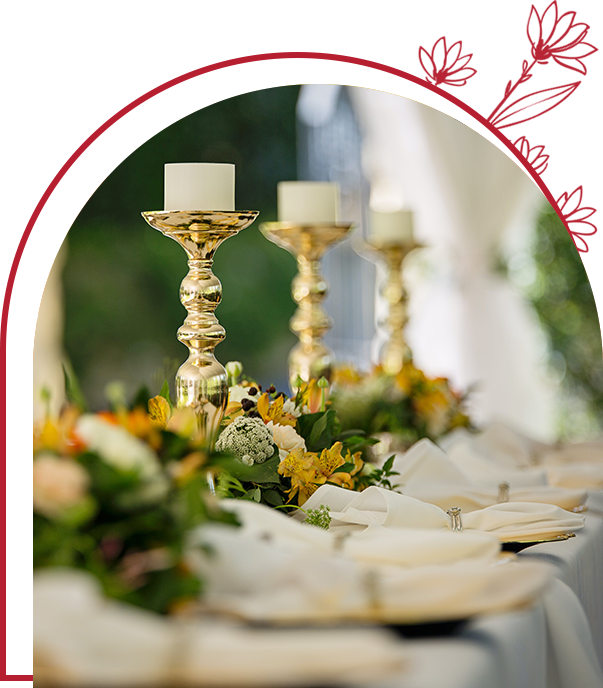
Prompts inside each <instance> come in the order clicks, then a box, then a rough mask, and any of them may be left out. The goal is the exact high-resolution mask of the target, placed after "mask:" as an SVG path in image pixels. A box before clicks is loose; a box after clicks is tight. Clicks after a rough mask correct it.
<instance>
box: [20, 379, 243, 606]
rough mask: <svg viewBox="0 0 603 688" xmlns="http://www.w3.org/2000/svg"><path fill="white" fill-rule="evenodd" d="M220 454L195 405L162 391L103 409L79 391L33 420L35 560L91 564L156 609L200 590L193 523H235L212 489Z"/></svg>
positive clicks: (121, 592)
mask: <svg viewBox="0 0 603 688" xmlns="http://www.w3.org/2000/svg"><path fill="white" fill-rule="evenodd" d="M163 393H164V394H165V395H166V396H169V395H168V394H167V386H164V392H163ZM147 406H148V408H147ZM166 406H167V407H168V408H170V419H169V422H167V423H163V422H162V421H161V420H159V421H158V420H157V416H158V414H160V412H161V409H163V410H165V408H166ZM219 458H220V457H219V455H216V454H214V453H212V452H208V451H207V448H206V447H205V446H204V442H203V438H202V437H200V436H199V435H198V432H197V430H196V418H195V416H194V413H193V412H192V411H189V410H188V409H181V410H173V409H171V407H170V405H169V402H168V400H167V399H166V398H165V397H163V396H159V397H155V398H154V399H151V400H148V395H145V394H142V395H140V396H139V397H138V399H137V400H136V401H135V402H134V403H133V404H132V405H131V406H130V407H126V406H125V404H121V403H118V404H117V406H116V407H115V408H114V409H113V411H110V412H101V413H96V414H91V413H85V412H84V411H83V403H81V400H80V403H78V404H76V403H72V404H70V405H69V406H67V407H66V408H65V409H64V410H63V411H62V413H61V414H60V416H59V417H58V418H51V417H48V418H46V419H45V421H44V422H42V423H41V424H40V425H38V426H36V427H35V428H34V463H33V510H34V514H33V533H34V550H33V563H34V567H43V566H67V567H75V568H82V569H85V570H87V571H90V572H91V573H93V574H94V575H95V576H96V577H97V578H98V579H99V580H100V582H101V583H102V585H103V588H104V590H105V593H106V594H107V595H108V596H110V597H114V598H118V599H122V600H124V601H128V602H131V603H133V604H136V605H138V606H141V607H145V608H147V609H151V610H153V611H157V612H162V613H167V612H172V611H176V610H178V609H179V608H182V607H183V606H186V604H187V603H189V602H191V601H193V600H195V599H196V598H197V596H198V595H199V593H200V592H201V590H202V581H201V580H200V579H199V578H198V577H196V576H195V575H194V573H193V572H192V571H191V570H190V569H189V568H188V566H187V565H186V560H185V556H184V553H185V539H186V534H187V532H188V531H189V530H190V529H191V528H194V527H196V526H198V525H200V524H203V523H205V522H208V521H223V522H227V523H236V521H235V519H234V518H233V516H232V515H231V514H228V513H225V512H222V511H221V510H220V508H219V507H218V505H217V501H216V499H215V497H212V496H211V494H210V492H209V489H208V482H207V474H208V471H211V470H215V469H216V465H217V462H218V461H219Z"/></svg>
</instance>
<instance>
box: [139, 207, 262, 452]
mask: <svg viewBox="0 0 603 688" xmlns="http://www.w3.org/2000/svg"><path fill="white" fill-rule="evenodd" d="M142 216H143V217H144V219H145V220H146V221H147V222H148V223H149V224H150V225H151V227H154V228H155V229H158V230H159V231H160V232H161V233H162V234H164V235H165V236H167V237H169V238H170V239H173V240H174V241H177V242H178V243H179V244H180V246H182V248H183V249H184V250H185V251H186V255H187V256H188V267H189V271H188V274H187V275H186V277H185V278H184V279H183V280H182V284H181V285H180V301H181V302H182V305H183V306H184V307H185V308H186V310H187V312H188V315H187V316H186V319H185V321H184V324H183V325H182V326H181V327H180V328H179V329H178V340H179V341H181V342H182V343H183V344H184V345H185V346H187V347H188V350H189V356H188V360H187V361H186V362H185V363H183V364H182V366H180V369H179V370H178V373H177V374H176V402H177V405H178V407H190V408H192V409H194V411H195V412H196V413H197V419H198V424H199V429H200V430H201V432H202V434H203V436H204V437H205V438H206V441H207V443H208V444H209V445H210V446H213V443H214V441H215V439H216V435H217V430H218V427H219V425H220V422H221V420H222V416H223V415H224V410H225V408H226V405H227V403H228V377H227V374H226V370H225V368H224V367H223V366H222V364H221V363H219V362H218V361H217V360H216V358H215V356H214V349H215V347H216V346H217V345H218V344H219V343H220V342H221V341H222V340H223V339H224V337H225V336H226V332H225V330H224V328H223V327H222V326H221V325H220V323H219V322H218V319H217V318H216V316H215V314H214V311H215V309H216V307H217V306H218V304H219V303H220V301H221V299H222V285H221V284H220V280H219V279H218V278H217V277H216V276H215V275H214V274H213V272H212V264H213V259H214V254H215V252H216V250H217V248H218V246H219V245H220V244H221V243H222V242H223V241H226V239H228V238H229V237H231V236H234V235H235V234H237V233H238V232H240V231H241V230H242V229H245V227H248V226H249V225H250V224H251V223H252V222H253V221H254V220H255V218H256V217H257V216H258V211H256V210H244V211H192V210H191V211H185V210H182V211H158V212H145V213H142Z"/></svg>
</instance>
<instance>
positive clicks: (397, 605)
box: [187, 486, 549, 624]
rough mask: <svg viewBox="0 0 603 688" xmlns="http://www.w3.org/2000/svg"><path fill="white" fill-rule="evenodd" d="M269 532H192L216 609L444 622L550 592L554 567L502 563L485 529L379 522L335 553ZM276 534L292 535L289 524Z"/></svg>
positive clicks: (259, 615) (299, 617)
mask: <svg viewBox="0 0 603 688" xmlns="http://www.w3.org/2000/svg"><path fill="white" fill-rule="evenodd" d="M327 487H329V486H327ZM321 489H322V488H321ZM336 489H337V490H339V489H341V488H336ZM376 489H377V488H376ZM350 494H353V493H350ZM398 496H399V497H400V495H398ZM413 501H414V500H413ZM233 506H234V504H233ZM423 506H429V505H423ZM264 508H266V507H264ZM256 513H257V510H254V509H248V510H247V509H243V510H241V511H240V512H238V515H239V518H242V520H244V521H246V520H249V519H252V518H253V517H254V515H255V514H256ZM274 515H275V517H276V516H279V518H280V517H281V516H282V514H277V513H275V514H274ZM277 520H279V519H276V518H275V521H277ZM296 525H297V526H299V527H300V528H314V527H315V526H307V525H303V524H301V523H296ZM266 527H267V519H263V528H266ZM335 530H337V529H335ZM269 532H270V531H269V530H264V536H263V537H260V536H259V535H258V531H255V530H254V529H253V528H252V527H250V524H248V523H244V525H243V527H242V528H239V529H234V528H229V527H227V526H220V525H213V526H206V527H203V528H198V529H197V530H196V531H195V532H194V534H192V537H191V541H190V542H189V549H188V555H187V561H188V563H189V566H191V567H192V569H193V570H194V571H196V572H198V573H199V574H201V575H202V576H203V578H204V580H205V582H206V588H205V595H204V604H205V605H206V606H207V608H208V609H210V610H214V611H221V612H227V613H229V614H232V615H235V616H239V617H242V618H246V619H253V620H256V621H268V620H270V621H275V622H279V623H291V624H295V623H299V622H303V621H304V620H308V621H313V622H317V621H321V620H322V621H324V622H328V621H333V620H336V619H342V618H348V619H357V620H369V621H370V620H371V619H374V618H377V617H378V618H379V620H381V621H383V620H389V621H397V622H400V623H411V622H418V621H428V620H435V619H439V620H444V619H451V618H464V617H466V616H470V615H472V614H476V613H484V612H488V611H500V610H502V609H510V608H515V607H517V606H521V605H523V604H525V603H527V602H529V601H530V600H531V599H533V597H534V596H535V595H537V594H538V592H539V591H541V590H542V589H543V587H544V586H545V584H546V581H547V579H548V575H549V571H548V568H547V567H544V568H543V567H542V566H539V565H536V567H535V568H533V567H531V566H527V567H526V566H525V565H526V564H531V562H525V561H524V562H522V566H521V567H516V566H509V565H508V564H507V563H503V564H500V561H501V560H500V559H499V558H498V557H497V556H496V554H497V553H498V551H499V549H500V544H499V543H498V541H497V540H496V538H495V537H494V536H493V535H491V534H488V533H480V532H477V531H473V532H471V531H467V532H462V533H453V532H451V531H448V530H425V529H423V530H421V531H418V530H412V529H404V528H389V529H388V528H385V527H383V526H381V525H377V524H373V525H371V526H369V527H367V528H366V529H365V530H364V532H362V533H360V534H352V535H350V536H349V537H346V538H345V539H344V540H343V542H342V543H341V544H340V546H339V547H337V548H335V550H334V552H333V553H331V554H327V553H325V552H323V551H320V550H318V549H316V548H313V547H312V546H311V545H308V546H307V547H306V549H300V548H299V547H298V545H297V542H298V540H297V538H295V540H294V542H293V544H292V546H289V547H288V546H287V544H286V543H285V541H284V540H282V539H280V540H278V541H277V539H276V538H274V539H273V538H272V537H270V536H269ZM275 532H277V533H278V532H282V531H281V529H280V525H278V524H277V525H276V526H275ZM326 534H327V535H330V534H331V533H330V532H329V533H326ZM266 535H268V537H266ZM207 550H209V551H210V552H211V555H210V556H208V555H207V554H206V552H207ZM459 555H462V556H459ZM506 561H507V562H508V560H506ZM376 607H378V609H376Z"/></svg>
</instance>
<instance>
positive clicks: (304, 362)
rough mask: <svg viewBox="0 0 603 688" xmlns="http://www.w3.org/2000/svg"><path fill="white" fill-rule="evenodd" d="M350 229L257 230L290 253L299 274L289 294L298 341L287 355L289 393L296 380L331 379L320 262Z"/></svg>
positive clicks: (277, 225)
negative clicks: (324, 338)
mask: <svg viewBox="0 0 603 688" xmlns="http://www.w3.org/2000/svg"><path fill="white" fill-rule="evenodd" d="M352 227H353V225H352V223H348V222H335V223H328V224H327V223H325V224H321V223H316V224H296V223H293V222H266V223H264V224H262V225H260V231H261V232H262V234H263V235H264V236H265V237H266V238H267V239H268V240H269V241H272V242H273V243H274V244H276V245H277V246H280V247H281V248H284V249H285V250H287V251H289V253H291V254H292V255H294V256H295V257H296V259H297V269H298V274H297V275H296V276H295V277H294V279H293V282H292V284H291V291H292V295H293V300H294V301H295V303H296V304H297V306H298V307H297V310H296V311H295V313H294V315H293V317H292V318H291V320H290V321H289V327H290V328H291V331H292V332H294V333H295V334H296V335H297V336H298V338H299V342H298V343H297V344H296V345H295V346H294V347H293V349H291V352H290V353H289V384H290V387H291V390H292V391H295V390H296V388H297V384H296V382H297V380H298V378H301V379H302V380H303V381H304V382H308V381H309V380H311V379H318V378H320V377H323V376H324V377H325V378H327V380H330V379H331V375H332V372H333V364H334V362H335V355H334V353H333V351H331V349H330V348H329V347H328V346H327V345H326V344H325V343H324V342H323V341H322V338H323V336H324V335H325V334H326V333H327V332H328V331H329V330H330V329H331V327H332V325H333V321H332V319H331V318H330V317H329V316H328V315H327V314H326V312H325V310H324V308H323V306H322V303H323V301H324V299H325V297H326V295H327V293H328V289H329V285H328V283H327V281H326V279H325V278H324V276H323V275H322V273H321V269H320V267H321V266H320V261H321V259H322V257H323V256H324V254H325V253H326V252H327V251H328V250H329V249H330V248H331V247H332V246H333V245H335V244H336V243H337V242H339V241H341V240H342V239H343V238H344V237H345V236H346V235H347V234H348V232H349V231H350V230H351V229H352Z"/></svg>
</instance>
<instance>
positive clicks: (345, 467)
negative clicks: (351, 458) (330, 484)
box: [333, 462, 355, 473]
mask: <svg viewBox="0 0 603 688" xmlns="http://www.w3.org/2000/svg"><path fill="white" fill-rule="evenodd" d="M354 468H355V466H354V464H353V463H349V462H348V463H344V464H343V465H342V466H339V468H336V469H335V470H334V471H333V473H350V471H353V470H354Z"/></svg>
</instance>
